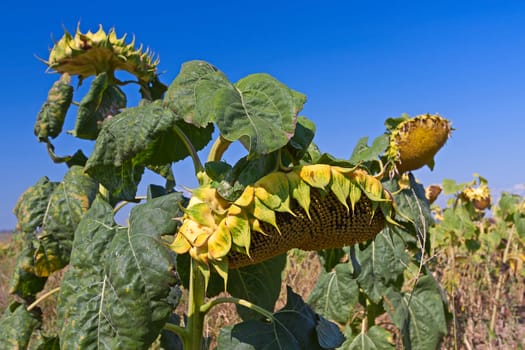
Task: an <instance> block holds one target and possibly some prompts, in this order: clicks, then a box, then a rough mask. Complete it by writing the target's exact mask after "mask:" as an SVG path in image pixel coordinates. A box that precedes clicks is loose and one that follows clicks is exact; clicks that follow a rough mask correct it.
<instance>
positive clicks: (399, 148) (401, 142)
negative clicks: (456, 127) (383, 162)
mask: <svg viewBox="0 0 525 350" xmlns="http://www.w3.org/2000/svg"><path fill="white" fill-rule="evenodd" d="M390 120H391V121H394V126H393V127H392V129H391V130H389V132H390V143H389V146H388V149H387V152H386V156H387V157H388V159H389V160H391V161H393V163H394V169H393V170H394V171H395V172H397V173H399V174H402V173H404V172H407V171H412V170H416V169H419V168H421V167H423V166H425V165H427V166H429V167H430V168H431V169H432V168H433V167H434V156H435V155H436V153H437V152H438V151H439V150H440V149H441V147H443V145H444V144H445V142H447V140H448V138H449V136H450V133H451V131H452V126H451V124H450V122H449V121H448V120H447V119H445V118H443V117H441V116H439V115H430V114H424V115H419V116H416V117H414V118H409V117H408V116H406V115H405V116H403V117H401V118H398V119H390Z"/></svg>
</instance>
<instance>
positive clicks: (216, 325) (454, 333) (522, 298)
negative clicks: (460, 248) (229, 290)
mask: <svg viewBox="0 0 525 350" xmlns="http://www.w3.org/2000/svg"><path fill="white" fill-rule="evenodd" d="M1 237H4V239H0V311H2V310H3V309H4V308H5V307H6V306H7V305H8V303H9V302H10V301H11V300H12V299H13V297H12V296H10V295H9V294H8V289H9V279H10V276H11V273H12V270H13V268H14V263H15V256H16V251H17V247H18V246H19V243H17V242H16V241H11V240H8V239H5V237H6V236H1ZM447 259H448V258H447V257H446V256H445V255H443V256H441V257H438V258H437V262H436V264H435V266H434V268H435V269H436V273H435V276H436V278H438V279H439V280H440V281H441V282H442V284H443V285H444V286H445V288H446V289H447V290H446V294H447V299H448V301H449V305H450V310H451V312H452V314H453V321H452V322H451V323H450V327H449V335H448V337H446V338H445V340H444V342H443V344H442V347H441V348H442V349H464V350H471V349H476V350H484V349H494V350H500V349H501V350H508V349H525V336H524V335H525V278H524V277H523V276H519V275H517V274H515V273H513V269H512V267H509V266H504V267H503V268H502V269H501V273H502V274H504V276H503V278H502V281H503V283H502V284H501V292H500V297H499V299H497V300H496V299H495V290H496V288H497V283H498V279H499V278H494V277H495V276H490V274H487V271H488V270H487V266H484V265H483V264H474V263H472V264H466V267H465V269H463V270H462V271H455V273H456V275H455V277H454V278H455V280H456V281H459V283H458V284H457V285H455V286H454V287H453V288H451V286H450V280H449V279H450V275H448V277H447V276H445V274H443V273H442V272H443V270H444V265H445V264H446V262H447ZM495 260H496V258H495ZM321 268H322V267H321V265H320V263H319V260H318V259H317V257H316V255H315V253H306V252H301V251H292V252H291V254H289V259H288V268H287V269H286V271H285V273H284V276H283V278H284V281H285V283H283V289H282V291H281V296H282V298H281V299H280V301H279V303H278V304H277V305H276V309H279V308H281V307H282V306H283V305H284V302H285V300H284V295H285V288H284V286H285V284H288V285H290V286H292V288H293V289H294V291H295V292H296V293H298V294H300V295H301V296H302V297H303V298H305V299H306V298H307V297H308V295H309V292H310V290H311V289H312V288H313V286H314V284H315V282H316V280H317V276H318V274H319V271H320V269H321ZM62 274H63V273H56V274H54V275H53V276H52V277H51V278H50V279H49V281H48V283H47V285H46V288H45V291H48V290H51V289H53V288H55V287H56V286H58V285H59V282H60V278H61V276H62ZM498 277H499V276H498ZM45 291H44V292H45ZM184 300H185V297H184V296H183V299H182V302H184ZM55 303H56V295H55V296H52V297H50V298H49V299H47V300H46V301H44V302H43V303H42V304H41V308H42V311H43V315H44V325H45V330H48V331H51V332H53V331H55V330H56V329H55V328H56V326H55V322H54V320H55V318H56V314H55V309H54V305H55ZM183 307H184V305H180V308H181V309H182V310H183ZM493 310H496V313H495V316H496V317H495V327H494V332H491V331H490V330H489V329H490V323H491V318H492V312H493ZM238 321H239V318H238V316H237V314H236V311H235V306H234V305H232V304H222V305H220V306H219V307H216V308H214V309H213V310H212V311H211V312H210V314H209V317H207V319H206V324H205V332H206V333H205V335H206V336H207V337H209V339H210V345H211V346H212V348H213V346H214V345H215V344H216V337H217V335H218V332H219V330H220V328H221V327H223V326H225V325H229V324H232V323H235V322H238Z"/></svg>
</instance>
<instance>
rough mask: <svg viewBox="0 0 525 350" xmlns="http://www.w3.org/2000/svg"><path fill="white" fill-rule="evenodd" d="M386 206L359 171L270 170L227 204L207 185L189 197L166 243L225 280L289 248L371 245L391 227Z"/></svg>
mask: <svg viewBox="0 0 525 350" xmlns="http://www.w3.org/2000/svg"><path fill="white" fill-rule="evenodd" d="M393 205H394V204H393V201H392V198H391V196H390V193H389V192H387V191H386V190H385V189H384V188H383V186H382V184H381V182H380V181H379V180H377V179H376V178H374V177H373V176H371V175H369V174H368V173H367V172H366V171H365V170H364V169H360V168H354V169H349V168H342V167H338V166H331V165H327V164H314V165H303V166H298V167H295V168H293V169H292V170H291V171H287V172H284V171H275V172H272V173H270V174H268V175H266V176H264V177H262V178H261V179H260V180H258V181H257V182H255V183H254V184H252V185H249V186H247V187H246V188H245V189H244V191H243V192H242V194H241V195H240V196H239V197H238V198H237V199H236V200H235V201H233V202H228V201H225V200H223V199H222V198H220V196H219V194H218V192H217V191H216V190H215V189H213V188H210V187H209V185H205V186H204V187H200V188H199V189H197V190H196V191H194V192H193V197H192V199H191V200H190V203H189V205H188V207H187V208H186V209H185V215H184V222H183V224H182V226H181V227H180V229H179V231H178V233H177V234H176V236H175V240H174V241H173V243H172V244H171V249H172V250H174V251H175V252H176V253H178V254H184V253H186V252H189V254H190V255H191V256H192V258H193V259H195V260H196V261H198V262H200V263H201V264H202V265H206V266H208V265H209V264H211V265H213V266H214V267H215V269H216V270H217V271H218V272H219V273H220V274H221V273H222V274H223V277H224V278H225V279H226V277H227V271H228V268H237V267H242V266H246V265H251V264H256V263H259V262H262V261H265V260H267V259H270V258H272V257H274V256H277V255H279V254H282V253H285V252H287V251H288V250H290V249H292V248H300V249H304V250H322V249H329V248H336V247H343V246H350V245H354V244H356V243H360V242H364V241H367V240H371V239H373V238H374V237H375V236H376V235H377V234H378V233H379V232H380V231H381V230H382V229H383V228H384V227H385V225H386V223H387V222H392V223H393V220H392V219H391V218H392V214H393V209H394V207H393Z"/></svg>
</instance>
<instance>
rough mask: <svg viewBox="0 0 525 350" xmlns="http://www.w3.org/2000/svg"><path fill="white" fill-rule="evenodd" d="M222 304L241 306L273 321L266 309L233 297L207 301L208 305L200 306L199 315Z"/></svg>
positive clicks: (271, 315)
mask: <svg viewBox="0 0 525 350" xmlns="http://www.w3.org/2000/svg"><path fill="white" fill-rule="evenodd" d="M224 303H233V304H237V305H241V306H244V307H247V308H248V309H250V310H253V311H255V312H257V313H259V314H261V315H263V316H264V317H266V318H268V319H270V320H272V319H273V314H272V313H271V312H270V311H268V310H266V309H264V308H262V307H260V306H257V305H255V304H253V303H250V302H249V301H247V300H244V299H240V298H234V297H223V298H217V299H214V300H212V301H209V302H208V303H206V304H204V305H202V306H201V308H200V311H201V313H203V314H206V313H208V311H210V310H211V308H213V307H214V306H216V305H219V304H224Z"/></svg>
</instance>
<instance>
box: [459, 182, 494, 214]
mask: <svg viewBox="0 0 525 350" xmlns="http://www.w3.org/2000/svg"><path fill="white" fill-rule="evenodd" d="M460 198H461V199H462V200H464V201H466V202H469V203H472V205H473V206H474V208H476V209H477V210H480V211H481V210H485V209H487V208H488V207H490V203H491V197H490V190H489V188H488V186H487V185H486V184H485V183H482V184H480V185H479V186H478V187H467V188H465V189H464V190H463V191H462V192H461V194H460Z"/></svg>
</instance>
